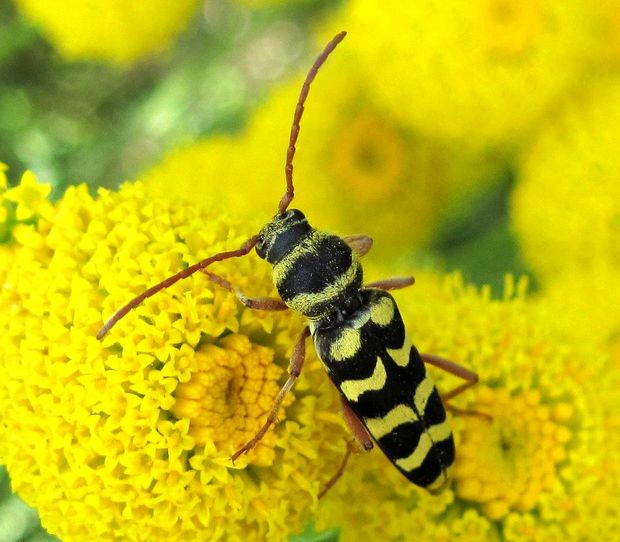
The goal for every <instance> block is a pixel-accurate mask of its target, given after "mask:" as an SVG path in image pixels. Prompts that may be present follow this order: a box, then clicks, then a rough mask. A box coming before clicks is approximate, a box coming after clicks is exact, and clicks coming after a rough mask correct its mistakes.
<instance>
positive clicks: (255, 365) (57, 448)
mask: <svg viewBox="0 0 620 542" xmlns="http://www.w3.org/2000/svg"><path fill="white" fill-rule="evenodd" d="M33 179H34V177H33V176H32V174H28V175H25V176H24V181H23V184H22V185H20V186H19V187H17V188H15V189H13V190H14V192H12V194H13V195H15V194H21V193H22V192H24V193H27V194H28V197H19V198H18V197H13V196H11V197H12V199H13V200H15V201H17V202H18V203H14V202H13V201H11V202H10V203H11V204H12V205H14V206H15V205H18V204H19V205H22V206H23V213H25V215H28V216H31V217H33V218H32V220H30V222H27V223H19V224H16V225H15V226H14V228H13V231H12V241H11V242H10V245H9V246H8V247H7V250H10V257H8V258H4V257H3V258H0V279H1V281H2V290H1V293H0V330H1V336H2V340H1V341H0V412H2V414H1V418H0V419H1V423H0V461H1V462H2V463H6V465H7V466H8V468H9V472H10V474H11V478H12V483H13V489H14V491H15V492H16V493H17V494H19V495H20V496H21V497H22V498H24V500H25V501H26V502H28V503H29V504H31V505H33V506H35V507H37V509H38V511H39V513H40V516H41V520H42V523H43V525H44V526H45V527H46V529H48V530H49V532H51V533H53V534H55V535H57V536H59V537H60V538H61V539H62V540H63V542H72V541H73V542H83V541H84V540H97V541H102V542H105V541H120V540H122V541H130V540H131V541H153V540H166V541H175V540H188V539H196V537H198V538H200V539H209V540H225V541H227V542H228V541H247V540H256V541H261V542H262V541H264V540H270V541H271V540H273V541H277V540H286V539H287V537H288V535H289V534H291V533H295V532H299V531H301V530H302V527H303V525H304V524H305V523H306V522H307V520H308V518H309V516H310V514H311V512H312V510H313V509H314V507H315V506H316V500H317V494H318V492H319V491H320V489H321V488H322V487H323V486H324V484H325V483H326V482H327V480H328V479H329V478H330V477H331V475H332V474H333V473H334V472H335V471H336V469H337V468H338V465H339V464H340V461H341V458H342V453H343V450H344V437H345V435H346V433H345V431H344V429H343V428H342V423H341V420H340V416H339V405H338V401H337V396H336V394H335V391H334V389H333V385H332V384H331V383H330V382H329V380H328V379H327V378H326V375H325V373H324V371H323V369H322V367H321V366H320V363H319V362H318V360H317V359H316V358H315V357H314V356H313V355H312V354H311V353H310V354H309V359H308V361H307V365H306V366H305V368H304V374H303V376H302V378H301V379H300V381H299V382H298V385H297V386H296V388H295V392H294V395H291V397H290V402H289V403H287V406H286V408H285V409H284V410H283V412H281V420H282V421H281V422H280V423H278V424H277V425H276V427H275V429H274V430H273V431H271V432H270V433H269V435H268V436H267V437H266V438H265V439H264V440H263V441H262V442H261V443H260V445H258V446H257V447H256V449H255V450H253V451H252V452H251V453H250V454H249V455H248V456H243V457H242V458H239V460H238V461H237V462H236V464H235V465H232V463H231V462H230V459H229V458H230V455H231V453H232V452H233V451H235V450H236V449H238V448H239V447H240V446H241V445H242V444H243V443H245V442H246V441H247V439H248V437H249V436H251V435H253V434H254V433H255V432H256V430H257V429H258V428H259V427H260V425H261V424H262V422H263V421H264V419H265V417H266V414H267V412H268V410H269V409H270V407H271V404H272V402H273V398H274V396H275V393H276V392H277V391H278V389H279V387H280V385H281V383H282V380H283V377H284V376H285V370H286V369H285V368H286V365H287V362H288V355H289V354H290V350H291V347H292V343H293V341H294V340H295V338H296V334H297V333H298V332H299V331H300V329H301V321H300V320H299V319H298V318H295V317H292V316H291V315H290V314H268V313H258V312H253V311H249V310H247V309H244V308H243V306H241V305H240V304H239V303H238V302H237V300H236V298H234V296H231V295H229V294H228V292H225V291H223V290H221V289H220V288H217V287H214V286H213V285H212V284H211V283H210V282H209V281H208V280H207V278H206V277H205V276H204V275H202V274H200V273H198V274H197V275H194V276H193V277H192V278H191V279H188V280H185V281H181V282H180V283H178V284H177V285H175V286H174V287H172V288H170V289H168V290H166V291H165V292H162V293H161V294H159V295H158V296H156V297H153V298H152V299H150V300H148V301H147V302H145V303H144V304H143V305H142V306H140V307H139V308H138V309H136V310H134V311H132V312H131V314H129V315H128V316H127V317H126V318H125V319H124V320H123V321H122V322H121V323H120V324H119V325H118V326H117V327H116V328H114V329H113V330H112V332H111V333H109V334H108V335H107V336H106V337H105V338H104V340H103V341H102V342H100V341H98V340H97V339H96V338H95V334H96V332H97V329H98V327H99V326H100V325H101V324H102V321H103V319H104V318H106V317H108V316H110V315H111V313H112V312H113V311H114V310H115V309H116V308H118V307H119V305H121V304H123V303H125V302H126V301H127V300H128V299H129V298H131V297H132V296H134V295H135V294H136V293H138V292H140V291H142V290H143V289H144V288H145V287H146V286H147V285H149V284H151V283H153V282H156V281H158V280H161V279H162V278H164V277H165V276H166V275H169V274H171V273H173V272H175V271H177V270H179V269H180V268H182V267H183V266H186V265H187V264H188V263H190V262H194V261H197V260H198V259H200V258H202V257H205V256H207V255H209V254H212V253H214V252H217V251H220V250H223V249H225V248H227V249H230V248H234V247H237V246H239V245H240V243H241V242H242V241H243V240H244V239H245V238H246V237H247V236H248V234H249V233H251V232H253V231H255V230H256V224H253V223H250V222H249V221H248V220H247V219H245V220H244V221H243V222H242V223H240V224H239V225H236V222H237V221H236V220H233V219H232V218H229V217H228V216H227V215H222V214H220V213H214V212H212V211H206V210H201V209H197V208H193V207H191V206H188V205H175V203H174V202H169V201H167V200H166V201H163V200H158V199H154V198H152V197H150V196H147V195H146V193H145V191H144V189H143V187H142V186H141V185H140V184H139V183H136V184H131V185H125V186H124V187H123V188H121V189H120V191H119V192H117V193H111V192H107V191H105V190H100V191H99V193H98V196H97V197H96V198H93V197H91V196H90V195H89V194H88V191H87V189H86V187H85V186H80V187H77V188H75V187H73V188H70V189H68V190H67V192H66V194H65V195H64V196H63V197H62V198H61V199H60V200H59V201H58V202H57V203H56V204H54V205H53V206H52V205H51V204H47V203H46V199H45V193H46V190H44V189H43V188H44V187H40V189H39V190H36V189H35V187H34V186H32V182H33ZM43 207H45V208H46V213H45V215H44V216H43V215H41V214H34V213H36V212H37V209H41V208H43ZM4 248H5V247H4V246H3V249H4ZM261 263H262V262H261ZM214 267H215V266H214ZM217 268H218V271H220V272H221V273H222V275H224V276H226V277H228V278H229V279H230V280H231V281H233V282H234V283H235V284H237V285H239V286H240V287H241V288H242V289H244V290H245V291H247V292H252V293H253V294H256V295H268V294H270V293H272V290H273V286H272V284H271V279H270V273H269V266H268V265H258V266H257V265H256V256H248V257H246V258H242V259H241V260H238V261H235V262H230V261H229V262H222V263H221V264H217ZM309 351H310V352H312V349H311V348H309ZM294 396H296V398H295V397H294ZM288 405H290V406H288ZM326 434H329V435H330V439H324V436H325V435H326ZM326 440H327V441H326Z"/></svg>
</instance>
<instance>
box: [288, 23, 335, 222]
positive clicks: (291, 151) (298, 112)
mask: <svg viewBox="0 0 620 542" xmlns="http://www.w3.org/2000/svg"><path fill="white" fill-rule="evenodd" d="M346 35H347V33H346V32H344V31H343V32H340V33H338V34H336V35H335V36H334V37H333V38H332V39H331V41H330V42H329V43H328V44H327V45H326V46H325V49H323V52H322V53H321V54H320V55H319V56H318V57H317V58H316V60H315V61H314V64H313V65H312V67H311V68H310V71H308V75H306V80H305V81H304V84H303V85H302V87H301V92H300V93H299V99H298V100H297V107H295V116H294V117H293V126H291V136H290V140H289V143H288V150H287V151H286V166H285V167H284V171H285V173H286V192H285V193H284V195H283V196H282V199H281V200H280V205H279V206H278V213H279V214H284V211H286V209H287V208H288V206H289V205H290V203H291V201H293V197H294V196H295V187H294V186H293V158H294V157H295V150H296V149H295V143H297V137H298V136H299V123H300V122H301V116H302V115H303V113H304V103H305V101H306V98H307V97H308V91H309V90H310V84H311V83H312V81H314V78H315V77H316V74H317V72H318V71H319V68H320V67H321V66H322V65H323V63H324V62H325V61H326V60H327V57H328V56H329V55H330V54H331V52H332V51H333V50H334V49H335V48H336V46H337V45H338V44H339V43H340V42H341V41H342V40H343V39H344V37H345V36H346Z"/></svg>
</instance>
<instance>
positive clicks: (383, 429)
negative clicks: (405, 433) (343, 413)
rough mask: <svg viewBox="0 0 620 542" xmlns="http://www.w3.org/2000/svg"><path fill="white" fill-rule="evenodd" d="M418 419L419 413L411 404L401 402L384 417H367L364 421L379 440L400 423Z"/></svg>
mask: <svg viewBox="0 0 620 542" xmlns="http://www.w3.org/2000/svg"><path fill="white" fill-rule="evenodd" d="M417 420H418V415H417V414H416V413H415V412H414V410H413V409H412V408H411V407H410V406H407V405H404V404H400V405H396V406H395V407H394V408H393V409H392V410H390V411H389V412H388V413H387V414H386V415H385V416H383V417H382V418H365V419H364V422H365V423H366V427H368V431H370V434H371V435H372V436H373V437H374V438H375V439H377V440H378V439H380V438H381V437H383V436H385V435H387V434H389V433H391V432H392V431H393V430H394V429H396V428H397V427H398V426H399V425H403V424H404V423H407V422H415V421H417Z"/></svg>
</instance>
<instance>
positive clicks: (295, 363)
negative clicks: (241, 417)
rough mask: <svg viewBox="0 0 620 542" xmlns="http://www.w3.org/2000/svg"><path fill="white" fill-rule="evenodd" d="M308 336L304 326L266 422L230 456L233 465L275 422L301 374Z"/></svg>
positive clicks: (308, 333) (307, 330) (308, 331)
mask: <svg viewBox="0 0 620 542" xmlns="http://www.w3.org/2000/svg"><path fill="white" fill-rule="evenodd" d="M309 336H310V328H309V327H308V326H306V327H305V328H304V329H303V331H302V332H301V334H300V335H299V339H298V340H297V343H295V347H294V348H293V353H292V355H291V361H290V363H289V366H288V374H289V377H288V379H287V380H286V382H285V383H284V386H282V389H281V390H280V391H279V392H278V395H277V396H276V400H275V401H274V403H273V406H272V407H271V411H270V412H269V416H267V421H266V422H265V423H264V424H263V426H262V427H261V428H260V430H259V431H258V433H256V435H254V437H253V438H252V439H251V440H249V441H248V442H246V443H245V444H244V445H243V446H242V447H241V448H239V449H238V450H237V451H236V452H235V453H234V454H233V455H232V457H231V458H230V459H231V460H232V462H233V463H234V462H235V460H236V459H237V458H238V457H239V456H240V455H241V454H247V453H248V452H249V451H250V450H251V449H252V448H254V446H256V444H257V443H258V442H259V441H260V440H261V439H262V438H263V437H264V436H265V433H266V432H267V430H268V429H269V428H270V427H271V425H272V424H273V422H275V421H276V418H277V416H278V410H279V409H280V405H281V404H282V400H283V399H284V397H285V396H286V394H287V393H288V392H289V391H290V390H291V388H292V387H293V385H294V384H295V381H296V380H297V377H298V376H299V375H300V374H301V369H302V367H303V365H304V360H305V358H306V339H307V338H308V337H309Z"/></svg>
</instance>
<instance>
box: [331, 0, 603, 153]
mask: <svg viewBox="0 0 620 542" xmlns="http://www.w3.org/2000/svg"><path fill="white" fill-rule="evenodd" d="M588 4H589V3H588V2H583V1H581V0H576V1H572V2H564V1H562V0H550V1H542V0H472V1H469V2H462V1H460V0H449V1H444V2H439V3H438V2H433V1H430V0H420V1H416V2H394V3H392V4H390V6H389V8H388V9H377V6H376V3H375V2H373V1H372V0H352V1H351V2H348V3H346V4H345V6H344V8H343V13H342V16H341V19H340V20H339V21H338V22H337V25H338V27H339V28H340V27H343V28H347V30H349V32H350V34H351V36H355V37H356V39H353V40H351V41H352V43H351V44H350V45H351V47H354V48H355V52H356V54H357V55H358V57H359V60H360V64H361V66H363V68H364V70H365V71H364V77H365V78H366V80H367V82H368V89H369V90H370V92H372V95H373V97H374V98H376V100H377V102H378V103H380V104H382V105H384V106H385V107H387V108H388V110H389V111H390V112H391V114H392V115H394V116H395V117H396V118H397V119H400V120H402V121H404V122H405V123H407V124H409V123H411V125H413V126H415V127H416V128H417V129H418V130H420V131H421V132H422V133H424V134H427V135H430V136H435V137H440V138H447V139H456V140H458V141H462V142H471V141H476V142H477V143H478V144H480V145H484V144H486V143H496V142H502V143H505V142H509V143H511V144H513V143H514V142H515V140H518V139H519V138H520V137H522V136H523V134H524V133H525V132H526V131H527V130H528V129H529V128H531V126H532V125H533V124H534V123H535V122H536V121H538V120H539V119H540V117H541V116H542V115H543V114H544V113H545V112H546V111H547V110H548V109H549V107H550V106H551V105H552V104H553V103H554V101H555V100H557V98H558V97H559V96H562V95H563V94H564V93H565V92H566V91H567V89H569V88H570V87H571V86H572V85H574V84H575V83H576V82H577V81H578V80H579V76H580V75H581V74H582V73H583V70H584V67H585V63H586V57H589V56H590V55H591V54H593V53H592V52H591V49H592V46H591V44H592V42H593V40H595V38H594V37H593V36H592V33H591V32H590V26H589V25H588V24H587V22H586V21H588V20H589V19H590V18H591V17H592V15H591V12H590V11H591V8H590V7H589V5H588ZM365 36H372V39H364V37H365ZM395 74H398V78H399V79H398V81H397V82H395V81H394V76H395Z"/></svg>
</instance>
